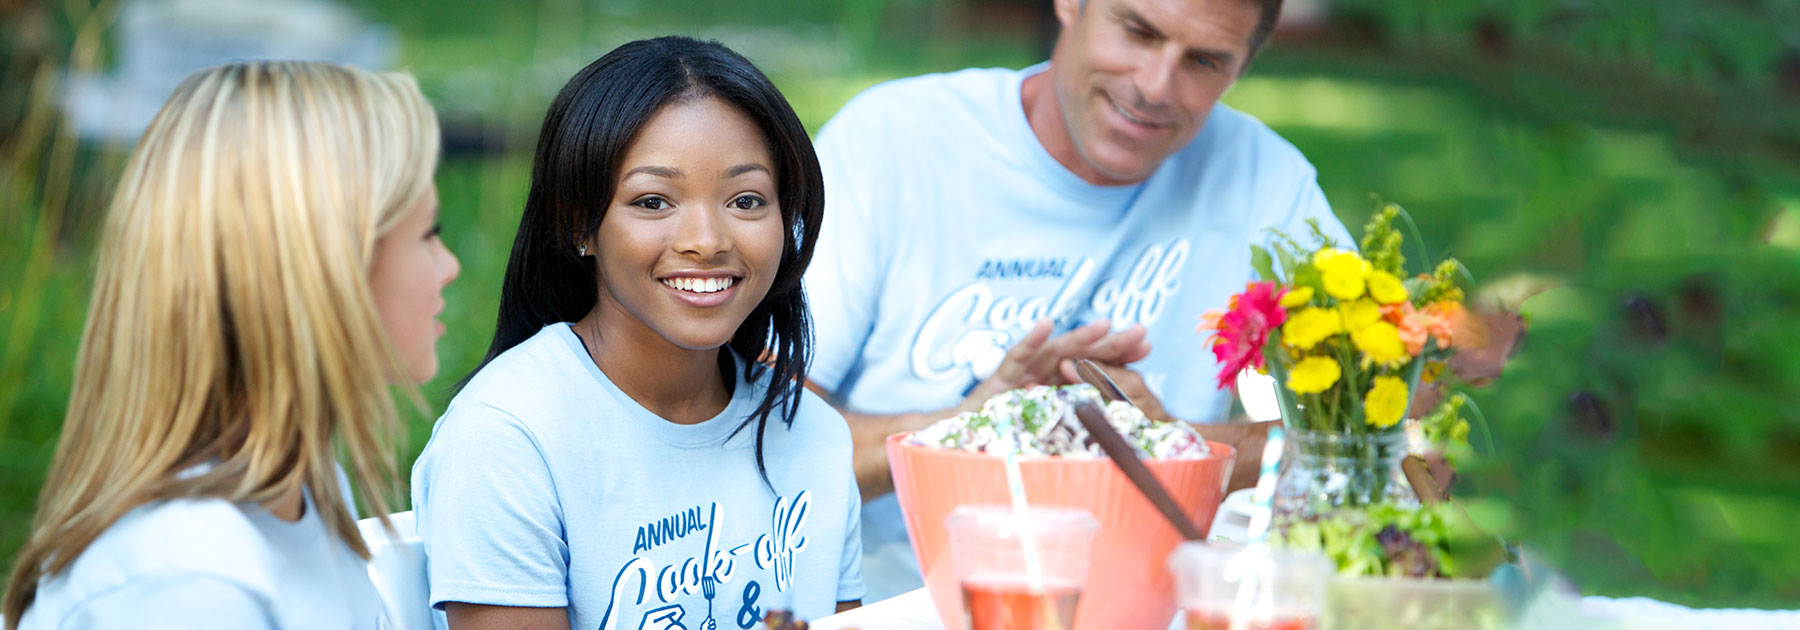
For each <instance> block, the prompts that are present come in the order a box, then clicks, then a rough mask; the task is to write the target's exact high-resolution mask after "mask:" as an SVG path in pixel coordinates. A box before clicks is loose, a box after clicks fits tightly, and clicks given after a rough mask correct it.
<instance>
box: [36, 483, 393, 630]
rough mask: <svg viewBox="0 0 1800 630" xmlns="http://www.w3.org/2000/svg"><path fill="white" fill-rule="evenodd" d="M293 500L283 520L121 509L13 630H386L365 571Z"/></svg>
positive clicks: (252, 512)
mask: <svg viewBox="0 0 1800 630" xmlns="http://www.w3.org/2000/svg"><path fill="white" fill-rule="evenodd" d="M338 483H339V485H340V486H341V492H342V495H341V496H344V497H349V496H351V495H350V486H349V483H348V482H347V481H345V480H344V477H343V471H341V470H340V471H338ZM304 501H305V506H306V507H305V512H304V513H303V514H302V515H301V517H300V520H298V521H294V522H288V521H284V520H282V519H280V518H277V517H276V516H275V515H273V514H270V513H269V512H268V510H265V509H263V507H262V506H261V505H257V504H253V503H232V502H230V501H226V500H223V499H176V500H170V501H158V502H156V503H153V504H149V505H145V506H142V507H139V508H137V509H134V510H132V511H130V512H127V513H126V514H125V516H123V517H121V518H120V519H119V520H118V522H116V523H114V524H113V525H112V527H109V528H107V530H106V532H105V533H103V534H101V535H100V537H99V538H96V539H94V542H93V543H92V544H90V545H88V548H87V549H86V550H84V551H82V553H81V556H80V557H78V558H76V559H75V563H74V564H72V565H70V566H69V569H68V570H67V571H64V572H63V573H61V574H58V575H56V576H54V577H51V578H49V579H46V580H44V581H42V582H40V583H39V586H38V592H37V599H36V600H35V601H34V602H33V603H32V605H31V607H30V608H27V609H25V615H24V616H23V617H22V618H20V619H19V628H20V629H21V630H40V629H42V630H48V629H51V628H252V629H254V628H268V629H270V630H273V629H275V628H354V629H358V630H376V629H377V628H385V627H386V625H385V624H383V623H382V615H383V612H382V607H381V597H380V595H379V594H378V593H377V592H376V591H375V585H374V584H373V583H372V582H370V581H369V569H368V563H367V562H364V561H363V559H362V558H361V557H359V556H357V555H356V552H354V551H351V550H350V546H349V545H346V544H344V541H343V540H342V539H340V538H338V537H337V535H336V534H334V533H332V532H331V530H330V529H329V528H328V527H326V525H325V521H324V520H323V519H320V518H319V516H318V510H316V509H314V507H313V502H312V493H311V492H306V493H305V498H304ZM353 509H354V508H353ZM352 516H354V514H352Z"/></svg>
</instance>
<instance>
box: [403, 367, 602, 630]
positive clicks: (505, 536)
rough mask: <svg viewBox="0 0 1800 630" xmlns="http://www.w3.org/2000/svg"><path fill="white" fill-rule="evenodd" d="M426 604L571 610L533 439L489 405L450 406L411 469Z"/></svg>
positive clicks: (549, 490) (549, 493)
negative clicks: (422, 544) (426, 586)
mask: <svg viewBox="0 0 1800 630" xmlns="http://www.w3.org/2000/svg"><path fill="white" fill-rule="evenodd" d="M413 510H414V511H415V513H416V518H417V519H418V528H419V537H420V538H422V539H423V540H424V542H425V557H426V570H427V573H428V574H429V578H430V583H431V605H432V606H433V607H436V608H440V609H441V607H442V606H443V604H444V602H466V603H471V604H484V605H492V606H534V607H557V606H567V605H569V592H568V586H567V584H568V581H567V580H568V567H569V545H568V543H567V538H566V537H565V533H564V532H565V530H564V529H563V514H562V507H561V503H560V502H559V501H558V500H557V498H556V490H555V484H554V481H553V479H552V478H551V475H550V468H549V464H548V463H547V462H546V461H545V459H544V455H543V452H542V451H541V450H540V449H539V446H538V440H537V437H536V436H535V435H534V434H533V433H532V431H531V430H530V427H529V426H527V425H526V424H524V423H523V422H520V421H519V419H518V418H515V417H513V416H512V415H510V414H507V413H505V412H504V411H501V410H499V409H495V408H494V407H491V406H488V405H485V404H480V403H468V404H460V405H452V406H451V408H450V410H449V411H447V412H445V414H444V418H443V419H442V420H440V421H439V424H438V427H437V429H436V431H435V432H434V433H433V434H432V436H431V442H430V443H429V444H427V445H426V447H425V451H424V453H422V454H420V456H419V461H418V464H417V465H416V466H415V467H414V468H413Z"/></svg>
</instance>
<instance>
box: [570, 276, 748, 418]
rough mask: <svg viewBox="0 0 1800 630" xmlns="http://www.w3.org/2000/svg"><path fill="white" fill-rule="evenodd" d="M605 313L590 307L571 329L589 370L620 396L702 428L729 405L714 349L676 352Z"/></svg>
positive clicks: (630, 321) (631, 321)
mask: <svg viewBox="0 0 1800 630" xmlns="http://www.w3.org/2000/svg"><path fill="white" fill-rule="evenodd" d="M606 309H607V306H606V305H604V304H602V305H600V306H596V307H594V310H593V311H590V312H589V313H588V314H587V316H586V317H583V318H581V321H578V322H575V323H574V324H573V325H572V326H571V327H572V328H573V329H574V330H575V335H576V336H577V337H580V338H581V343H582V345H583V346H585V347H586V348H587V351H588V355H589V356H590V357H591V358H592V359H593V361H594V365H595V366H596V367H599V368H600V371H601V372H602V373H604V374H606V378H607V379H609V380H611V381H612V382H613V384H614V385H616V386H618V388H619V390H620V391H623V392H625V395H627V396H630V397H631V399H632V400H634V401H637V403H638V404H639V405H642V406H643V407H644V408H645V409H648V410H650V413H654V414H656V415H657V416H660V417H662V418H663V419H664V420H668V421H670V422H673V423H676V424H698V423H701V422H705V421H706V420H709V419H711V418H713V417H714V416H717V415H719V413H720V412H722V411H724V410H725V406H726V405H727V404H730V402H731V392H730V391H728V389H727V387H726V384H725V378H724V375H722V374H720V371H719V352H720V350H719V349H718V348H707V349H703V350H691V349H688V348H682V347H680V346H677V345H675V344H672V343H669V340H667V339H664V338H663V337H662V335H659V334H657V333H656V331H654V330H651V329H650V328H649V327H647V326H644V325H643V323H642V322H639V321H637V320H636V319H635V318H632V317H629V316H623V317H621V316H622V315H625V314H624V313H612V314H611V316H605V315H603V311H604V310H606Z"/></svg>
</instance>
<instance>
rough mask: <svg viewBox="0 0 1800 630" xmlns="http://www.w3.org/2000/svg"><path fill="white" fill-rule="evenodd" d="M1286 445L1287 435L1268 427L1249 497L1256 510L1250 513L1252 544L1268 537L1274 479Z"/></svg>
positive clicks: (1272, 513)
mask: <svg viewBox="0 0 1800 630" xmlns="http://www.w3.org/2000/svg"><path fill="white" fill-rule="evenodd" d="M1286 443H1287V434H1286V433H1285V432H1283V431H1282V430H1281V427H1279V426H1274V427H1269V436H1268V438H1267V439H1265V440H1264V441H1263V454H1262V470H1261V471H1259V472H1258V473H1257V474H1256V492H1255V494H1253V495H1251V497H1252V499H1251V500H1252V502H1253V503H1254V504H1255V505H1256V510H1255V511H1252V512H1251V513H1250V530H1249V534H1250V541H1251V543H1252V544H1256V543H1262V542H1264V541H1265V540H1267V539H1268V537H1269V521H1270V520H1271V518H1272V517H1273V516H1274V509H1273V508H1272V506H1271V504H1272V503H1273V499H1274V498H1275V479H1276V477H1277V475H1278V473H1279V471H1280V469H1281V452H1282V447H1283V446H1284V445H1285V444H1286Z"/></svg>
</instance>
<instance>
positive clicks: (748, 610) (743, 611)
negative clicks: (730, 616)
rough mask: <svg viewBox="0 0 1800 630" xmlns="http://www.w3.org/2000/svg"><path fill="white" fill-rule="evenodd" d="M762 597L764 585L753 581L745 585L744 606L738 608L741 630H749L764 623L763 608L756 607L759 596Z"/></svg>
mask: <svg viewBox="0 0 1800 630" xmlns="http://www.w3.org/2000/svg"><path fill="white" fill-rule="evenodd" d="M759 595H762V585H761V584H757V583H756V580H751V581H750V583H749V584H745V585H744V605H743V607H741V608H738V614H737V624H738V627H739V628H744V629H745V630H749V628H750V626H754V625H756V622H758V621H762V608H761V607H759V606H757V605H756V598H757V596H759Z"/></svg>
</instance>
